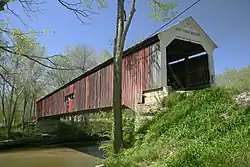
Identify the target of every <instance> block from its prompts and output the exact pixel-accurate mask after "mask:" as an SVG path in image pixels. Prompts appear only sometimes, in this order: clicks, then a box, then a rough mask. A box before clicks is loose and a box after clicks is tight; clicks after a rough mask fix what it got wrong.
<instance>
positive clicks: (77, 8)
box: [58, 0, 98, 24]
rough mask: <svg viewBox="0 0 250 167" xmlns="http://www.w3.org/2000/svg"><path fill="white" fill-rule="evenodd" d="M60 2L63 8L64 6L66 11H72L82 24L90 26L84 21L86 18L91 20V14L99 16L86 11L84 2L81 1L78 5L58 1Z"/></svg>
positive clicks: (61, 0) (62, 0)
mask: <svg viewBox="0 0 250 167" xmlns="http://www.w3.org/2000/svg"><path fill="white" fill-rule="evenodd" d="M58 2H59V3H60V4H61V5H62V6H64V7H65V8H66V9H68V10H71V11H72V12H73V13H74V14H75V15H76V17H77V18H78V20H80V21H81V23H82V24H88V23H86V22H85V21H83V20H84V19H86V18H87V19H90V15H91V14H98V13H97V12H94V11H90V10H88V9H86V8H85V7H84V6H83V2H82V1H81V0H80V1H79V2H77V3H69V2H66V1H64V0H58Z"/></svg>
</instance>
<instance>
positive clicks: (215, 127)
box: [105, 87, 250, 167]
mask: <svg viewBox="0 0 250 167" xmlns="http://www.w3.org/2000/svg"><path fill="white" fill-rule="evenodd" d="M233 95H234V92H233V91H231V90H229V89H222V88H218V87H214V88H209V89H204V90H198V91H194V92H193V93H192V94H189V95H177V94H173V95H170V96H169V97H168V98H165V100H164V101H165V102H163V105H164V108H163V111H162V112H160V113H159V114H157V115H156V116H155V118H154V119H153V120H152V121H149V122H147V126H145V127H144V131H140V132H139V131H138V132H137V133H136V134H135V137H134V138H135V141H134V145H133V147H132V148H130V149H126V150H124V151H122V152H121V153H120V154H119V155H117V156H114V155H111V156H109V157H108V158H107V159H106V160H105V162H106V164H107V166H124V167H125V166H135V167H136V166H138V167H139V166H157V167H158V166H241V165H242V166H249V165H250V164H249V161H250V160H249V156H250V149H249V147H248V146H249V144H250V126H249V124H250V109H241V108H240V107H239V106H238V105H237V104H236V103H235V101H234V99H233V98H232V97H233ZM176 101H178V102H176ZM166 106H167V107H166ZM142 132H143V133H142ZM244 163H245V164H244Z"/></svg>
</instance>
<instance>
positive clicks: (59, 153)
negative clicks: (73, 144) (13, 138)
mask: <svg viewBox="0 0 250 167" xmlns="http://www.w3.org/2000/svg"><path fill="white" fill-rule="evenodd" d="M100 156H101V153H100V151H98V149H97V146H88V147H77V148H66V147H61V148H33V149H32V148H30V149H25V150H23V149H14V150H10V151H7V152H1V153H0V167H93V166H94V165H98V164H100V161H98V160H99V157H100Z"/></svg>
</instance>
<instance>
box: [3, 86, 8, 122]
mask: <svg viewBox="0 0 250 167" xmlns="http://www.w3.org/2000/svg"><path fill="white" fill-rule="evenodd" d="M4 100H5V82H4V83H3V89H2V112H3V123H4V126H5V127H6V125H7V118H6V114H5V102H4Z"/></svg>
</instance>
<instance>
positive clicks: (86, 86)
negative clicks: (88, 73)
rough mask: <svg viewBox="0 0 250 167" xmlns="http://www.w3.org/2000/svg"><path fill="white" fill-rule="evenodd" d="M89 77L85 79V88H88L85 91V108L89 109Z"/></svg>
mask: <svg viewBox="0 0 250 167" xmlns="http://www.w3.org/2000/svg"><path fill="white" fill-rule="evenodd" d="M88 78H89V77H86V79H85V90H86V93H85V109H88V96H89V95H88V93H89V89H88Z"/></svg>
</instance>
